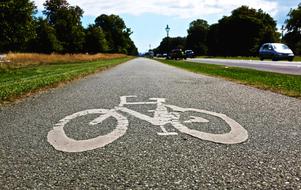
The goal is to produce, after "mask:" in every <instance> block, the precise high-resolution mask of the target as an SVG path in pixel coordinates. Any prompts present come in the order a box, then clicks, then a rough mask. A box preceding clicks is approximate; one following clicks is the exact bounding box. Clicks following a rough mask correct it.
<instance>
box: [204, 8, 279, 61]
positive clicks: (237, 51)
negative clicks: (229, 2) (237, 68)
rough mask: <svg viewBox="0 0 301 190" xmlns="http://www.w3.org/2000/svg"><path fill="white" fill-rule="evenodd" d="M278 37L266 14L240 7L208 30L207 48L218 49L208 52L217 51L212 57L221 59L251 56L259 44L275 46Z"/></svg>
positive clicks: (274, 22) (272, 21)
mask: <svg viewBox="0 0 301 190" xmlns="http://www.w3.org/2000/svg"><path fill="white" fill-rule="evenodd" d="M212 32H213V34H212ZM213 37H214V38H216V40H214V39H213ZM279 37H280V34H279V33H278V32H277V28H276V21H274V20H273V18H272V17H271V16H270V15H269V14H267V13H264V12H263V11H262V10H260V9H259V10H256V9H252V8H249V7H247V6H242V7H239V8H238V9H235V10H233V11H232V15H230V16H228V17H226V16H225V17H223V18H222V19H220V20H219V22H218V24H217V25H215V26H214V27H213V28H211V29H210V30H209V38H210V39H208V41H210V45H209V47H210V48H215V47H214V46H213V44H214V45H215V46H218V49H215V50H213V49H210V50H209V52H210V53H211V54H212V53H214V52H215V51H216V50H218V52H215V54H216V53H217V54H219V55H223V56H254V55H257V52H258V49H259V47H260V46H261V44H263V43H265V42H277V41H279Z"/></svg>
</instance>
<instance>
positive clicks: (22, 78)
mask: <svg viewBox="0 0 301 190" xmlns="http://www.w3.org/2000/svg"><path fill="white" fill-rule="evenodd" d="M130 59H131V57H127V58H116V59H111V60H100V61H93V62H81V63H57V64H48V65H37V66H29V67H25V68H19V69H2V70H0V103H1V102H4V101H12V100H14V99H16V98H18V97H20V96H22V95H26V94H29V93H32V92H35V91H38V90H39V89H43V88H47V87H53V86H56V85H58V84H60V83H62V82H66V81H70V80H73V79H76V78H80V77H82V76H85V75H88V74H91V73H94V72H96V71H99V70H103V69H106V68H109V67H112V66H115V65H117V64H120V63H123V62H126V61H128V60H130Z"/></svg>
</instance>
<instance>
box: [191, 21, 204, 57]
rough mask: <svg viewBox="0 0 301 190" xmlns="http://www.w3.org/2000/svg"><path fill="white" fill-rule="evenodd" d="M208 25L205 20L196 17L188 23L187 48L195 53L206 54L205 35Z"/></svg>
mask: <svg viewBox="0 0 301 190" xmlns="http://www.w3.org/2000/svg"><path fill="white" fill-rule="evenodd" d="M208 31H209V25H208V23H207V21H205V20H202V19H197V20H195V21H193V22H191V23H190V25H189V29H188V30H187V32H188V35H187V49H192V50H193V51H194V52H195V54H197V55H205V54H207V50H208V47H207V35H208Z"/></svg>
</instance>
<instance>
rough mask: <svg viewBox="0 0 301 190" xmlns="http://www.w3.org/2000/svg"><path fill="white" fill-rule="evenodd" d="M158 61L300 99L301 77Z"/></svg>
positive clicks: (181, 62)
mask: <svg viewBox="0 0 301 190" xmlns="http://www.w3.org/2000/svg"><path fill="white" fill-rule="evenodd" d="M158 61H160V62H162V63H165V64H168V65H172V66H175V67H180V68H183V69H186V70H188V71H192V72H195V73H202V74H206V75H210V76H216V77H222V78H225V79H228V80H232V81H235V82H238V83H241V84H246V85H250V86H253V87H257V88H260V89H264V90H270V91H273V92H276V93H280V94H284V95H287V96H291V97H297V98H301V76H296V75H287V74H278V73H272V72H264V71H257V70H253V69H245V68H238V67H228V66H222V65H211V64H210V65H209V64H204V63H193V62H187V61H174V60H161V59H158Z"/></svg>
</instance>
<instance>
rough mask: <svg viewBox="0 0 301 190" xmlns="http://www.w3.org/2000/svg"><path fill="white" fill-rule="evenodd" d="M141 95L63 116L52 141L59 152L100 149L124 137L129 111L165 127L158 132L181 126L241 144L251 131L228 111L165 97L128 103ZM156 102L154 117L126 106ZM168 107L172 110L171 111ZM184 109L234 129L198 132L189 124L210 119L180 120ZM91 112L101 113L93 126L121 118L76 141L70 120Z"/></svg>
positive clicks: (198, 134)
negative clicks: (100, 131)
mask: <svg viewBox="0 0 301 190" xmlns="http://www.w3.org/2000/svg"><path fill="white" fill-rule="evenodd" d="M135 97H137V96H121V97H120V104H119V105H118V106H116V107H115V108H113V109H88V110H84V111H80V112H77V113H74V114H72V115H69V116H66V117H65V118H63V119H61V120H60V121H59V122H58V123H57V124H55V126H54V128H53V129H52V130H51V131H49V133H48V136H47V139H48V142H49V143H50V144H51V145H52V146H53V147H54V148H55V149H56V150H59V151H64V152H83V151H88V150H93V149H96V148H101V147H104V146H106V145H108V144H110V143H112V142H114V141H115V140H117V139H118V138H120V137H122V136H123V135H124V134H125V133H126V131H127V128H128V125H129V122H128V119H127V118H126V117H125V116H123V115H122V114H121V113H122V112H123V113H127V114H129V115H132V116H135V117H136V118H139V119H141V120H144V121H147V122H149V123H151V124H152V125H154V126H159V127H160V128H161V131H162V132H160V133H157V134H158V135H165V136H166V135H177V134H178V133H177V132H168V131H167V130H166V129H165V127H164V126H165V125H166V124H171V125H172V126H173V127H174V128H175V129H177V130H178V131H179V132H181V133H185V134H187V135H190V136H192V137H195V138H198V139H201V140H206V141H211V142H214V143H221V144H237V143H242V142H244V141H246V140H247V139H248V132H247V131H246V130H245V129H244V128H243V127H242V126H241V125H240V124H239V123H237V122H236V121H235V120H233V119H231V118H229V117H228V116H226V115H225V114H222V113H216V112H211V111H206V110H201V109H194V108H181V107H178V106H174V105H168V104H165V98H150V99H149V100H150V101H149V102H128V101H127V98H135ZM151 104H154V105H156V109H155V110H150V111H152V112H154V116H153V117H150V116H148V115H145V114H141V113H139V112H137V111H134V110H132V109H129V108H126V107H125V105H151ZM168 108H169V109H170V110H172V111H171V112H169V111H168ZM183 112H197V113H202V114H208V115H211V116H215V117H218V118H220V119H222V120H223V121H224V122H226V123H227V124H228V126H230V131H229V132H227V133H222V134H213V133H207V132H202V131H198V130H195V129H190V128H188V127H187V126H186V125H185V123H207V122H209V121H208V120H207V119H204V118H202V117H199V116H198V117H197V116H190V119H189V120H187V121H183V122H182V123H183V124H182V123H181V121H180V115H181V113H183ZM88 114H100V116H98V117H97V118H96V119H94V120H92V121H91V122H90V123H89V125H97V124H101V123H102V122H103V121H104V120H106V119H108V118H110V117H113V118H115V119H116V121H117V125H116V128H114V129H113V130H112V131H111V132H110V133H108V134H105V135H99V136H98V137H95V138H91V139H86V140H75V139H72V138H70V137H68V136H67V135H66V134H65V131H64V126H65V125H66V124H67V123H69V122H70V121H71V120H73V119H75V118H77V117H81V116H85V115H88Z"/></svg>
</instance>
